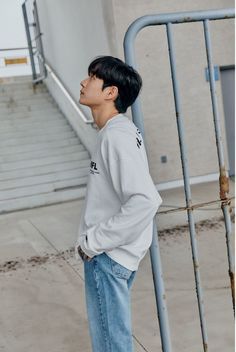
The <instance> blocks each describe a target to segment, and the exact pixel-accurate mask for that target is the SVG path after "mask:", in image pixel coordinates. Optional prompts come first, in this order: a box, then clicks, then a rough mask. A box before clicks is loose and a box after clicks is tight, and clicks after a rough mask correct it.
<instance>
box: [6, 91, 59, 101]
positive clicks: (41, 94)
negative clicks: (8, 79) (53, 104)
mask: <svg viewBox="0 0 236 352" xmlns="http://www.w3.org/2000/svg"><path fill="white" fill-rule="evenodd" d="M37 98H39V99H53V98H52V96H51V95H50V94H49V92H47V91H41V92H40V91H39V92H38V91H35V92H34V91H32V92H29V93H27V94H25V92H24V91H19V92H18V93H17V94H12V95H11V94H1V92H0V102H1V103H7V102H9V101H10V100H11V99H14V100H16V101H21V100H30V99H37Z"/></svg>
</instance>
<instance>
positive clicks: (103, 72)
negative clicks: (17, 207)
mask: <svg viewBox="0 0 236 352" xmlns="http://www.w3.org/2000/svg"><path fill="white" fill-rule="evenodd" d="M141 86H142V80H141V77H140V76H139V74H138V73H137V72H136V71H135V70H134V69H133V68H132V67H130V66H128V65H126V64H125V63H124V62H122V61H121V60H119V59H117V58H114V57H111V56H103V57H99V58H97V59H95V60H94V61H93V62H92V63H91V64H90V66H89V68H88V77H87V78H86V79H84V80H83V81H82V82H81V91H80V103H81V104H83V105H86V106H89V107H90V109H91V111H92V115H93V118H94V121H95V123H96V124H97V126H98V128H99V133H98V141H97V145H96V148H95V150H94V153H93V154H92V160H91V165H90V175H89V180H88V185H87V194H86V199H85V204H84V208H83V211H82V216H81V221H80V226H79V236H78V241H77V244H76V247H75V248H76V253H77V254H79V255H80V257H81V258H82V259H83V261H84V272H85V292H86V303H87V312H88V320H89V328H90V335H91V340H92V347H93V352H131V351H132V332H131V314H130V288H131V284H132V282H133V279H134V276H135V273H136V271H137V269H138V265H139V263H140V261H141V259H142V258H143V257H144V255H145V254H146V252H147V250H148V248H149V247H150V244H151V241H152V228H153V217H154V215H155V214H156V211H157V209H158V207H159V206H160V204H161V202H162V201H161V198H160V196H159V194H158V192H157V190H156V188H155V186H154V184H153V181H152V179H151V177H150V174H149V169H148V162H147V157H146V152H145V147H144V143H143V139H142V136H141V134H140V132H139V130H138V129H137V128H136V126H135V125H134V124H133V123H132V122H131V121H130V120H129V119H128V118H127V117H126V116H124V115H123V113H125V112H126V110H127V108H128V107H129V106H130V105H131V104H133V102H134V101H135V99H136V98H137V96H138V94H139V91H140V89H141Z"/></svg>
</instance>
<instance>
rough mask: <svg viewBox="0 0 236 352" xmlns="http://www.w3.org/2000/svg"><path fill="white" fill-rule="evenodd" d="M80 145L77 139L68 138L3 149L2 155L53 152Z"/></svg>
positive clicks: (1, 150)
mask: <svg viewBox="0 0 236 352" xmlns="http://www.w3.org/2000/svg"><path fill="white" fill-rule="evenodd" d="M78 144H79V139H78V138H77V137H73V138H68V139H64V140H55V141H48V142H42V143H37V144H26V145H20V146H18V145H16V146H9V147H1V148H0V155H4V156H5V155H11V154H20V153H27V152H30V151H32V152H33V151H41V150H51V149H57V148H62V147H68V146H73V145H78Z"/></svg>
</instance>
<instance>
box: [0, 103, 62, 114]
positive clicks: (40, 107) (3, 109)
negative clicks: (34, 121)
mask: <svg viewBox="0 0 236 352" xmlns="http://www.w3.org/2000/svg"><path fill="white" fill-rule="evenodd" d="M47 109H48V110H57V105H56V103H54V104H53V103H50V102H45V101H44V102H43V103H40V102H39V103H32V104H31V103H28V104H27V105H22V106H15V105H12V106H9V107H7V106H0V116H1V115H3V114H4V115H5V114H6V113H9V114H12V113H14V112H26V111H45V110H47Z"/></svg>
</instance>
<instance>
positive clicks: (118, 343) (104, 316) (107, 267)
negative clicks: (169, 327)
mask: <svg viewBox="0 0 236 352" xmlns="http://www.w3.org/2000/svg"><path fill="white" fill-rule="evenodd" d="M84 272H85V291H86V292H85V293H86V304H87V313H88V320H89V330H90V336H91V341H92V348H93V352H132V351H133V348H132V332H131V310H130V288H131V285H132V282H133V280H134V276H135V273H136V272H135V271H131V270H128V269H127V268H125V267H123V266H122V265H120V264H118V263H117V262H115V261H114V260H112V259H111V258H110V257H108V256H107V255H106V254H105V253H103V254H101V255H98V256H96V257H94V258H93V259H92V260H91V261H89V262H88V261H85V262H84Z"/></svg>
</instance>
